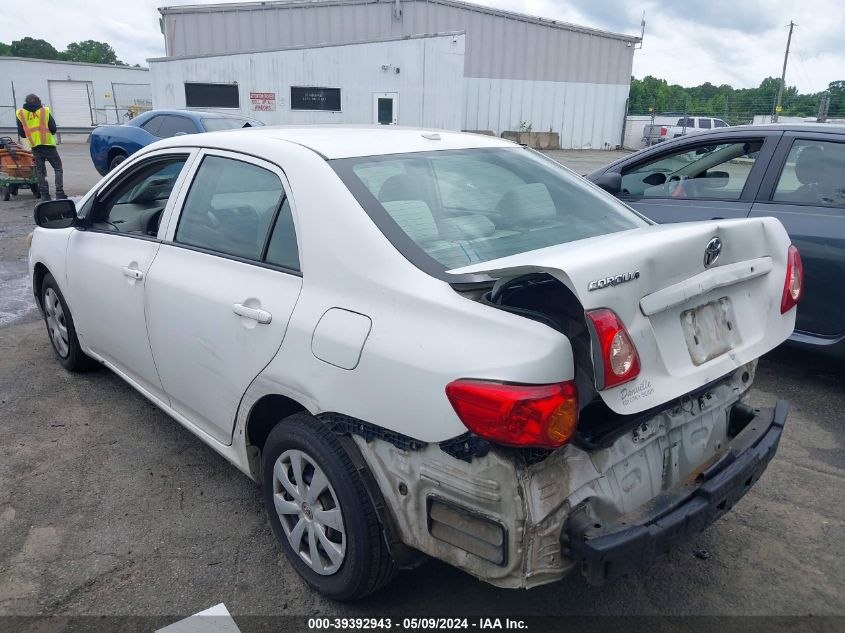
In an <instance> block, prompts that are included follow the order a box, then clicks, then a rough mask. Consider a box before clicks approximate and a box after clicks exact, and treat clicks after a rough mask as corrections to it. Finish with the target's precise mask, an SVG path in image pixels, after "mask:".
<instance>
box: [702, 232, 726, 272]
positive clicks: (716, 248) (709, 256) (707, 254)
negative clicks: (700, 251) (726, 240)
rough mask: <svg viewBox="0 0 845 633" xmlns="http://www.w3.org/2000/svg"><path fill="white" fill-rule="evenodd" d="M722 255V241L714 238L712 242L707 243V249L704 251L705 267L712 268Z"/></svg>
mask: <svg viewBox="0 0 845 633" xmlns="http://www.w3.org/2000/svg"><path fill="white" fill-rule="evenodd" d="M721 254H722V240H720V239H719V238H718V237H714V238H713V239H712V240H710V241H709V242H707V248H705V249H704V267H705V268H710V267H711V266H712V265H713V264H715V263H716V260H717V259H719V255H721Z"/></svg>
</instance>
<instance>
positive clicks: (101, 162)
mask: <svg viewBox="0 0 845 633" xmlns="http://www.w3.org/2000/svg"><path fill="white" fill-rule="evenodd" d="M256 125H264V124H263V123H262V122H261V121H258V120H256V119H250V118H247V117H244V116H240V115H234V114H221V113H219V112H202V111H198V110H151V111H149V112H145V113H144V114H142V115H140V116H138V117H136V118H134V119H132V120H131V121H128V122H127V123H124V124H123V125H101V126H100V127H98V128H96V129H95V130H94V131H93V132H92V133H91V160H92V161H94V167H95V168H96V169H97V171H98V172H100V174H101V175H103V176H105V175H106V174H107V173H109V172H110V171H111V170H112V169H114V168H115V167H117V166H118V165H119V164H120V163H122V162H123V161H125V160H126V158H127V157H129V156H131V155H132V154H134V153H135V152H137V151H138V150H139V149H141V148H142V147H146V146H147V145H149V144H150V143H154V142H156V141H158V140H160V139H163V138H169V137H171V136H177V135H180V134H198V133H200V132H216V131H218V130H231V129H235V128H242V127H250V126H256Z"/></svg>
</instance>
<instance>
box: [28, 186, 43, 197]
mask: <svg viewBox="0 0 845 633" xmlns="http://www.w3.org/2000/svg"><path fill="white" fill-rule="evenodd" d="M29 190H30V191H31V192H32V195H33V196H35V197H36V198H40V197H41V192H40V191H38V185H30V186H29Z"/></svg>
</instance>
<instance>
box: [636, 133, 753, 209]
mask: <svg viewBox="0 0 845 633" xmlns="http://www.w3.org/2000/svg"><path fill="white" fill-rule="evenodd" d="M762 147H763V140H762V139H755V140H748V141H737V142H731V143H719V144H714V145H696V146H694V147H685V148H684V149H681V150H675V151H673V152H670V153H668V154H661V155H659V156H658V157H657V158H654V159H652V160H649V161H648V162H646V163H644V164H640V165H637V166H634V167H632V168H629V169H627V170H625V171H623V172H622V195H623V196H631V197H635V198H678V199H717V200H739V198H740V196H741V195H742V190H743V189H744V188H745V183H746V181H747V180H748V177H749V175H750V174H751V170H752V169H753V167H754V163H755V162H756V160H757V158H758V157H759V155H760V149H761V148H762Z"/></svg>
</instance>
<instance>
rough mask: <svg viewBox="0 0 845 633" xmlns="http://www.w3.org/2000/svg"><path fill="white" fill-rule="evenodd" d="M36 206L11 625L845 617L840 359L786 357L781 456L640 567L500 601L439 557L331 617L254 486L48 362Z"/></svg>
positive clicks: (23, 207) (3, 304) (106, 377)
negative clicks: (211, 611)
mask: <svg viewBox="0 0 845 633" xmlns="http://www.w3.org/2000/svg"><path fill="white" fill-rule="evenodd" d="M61 149H62V154H63V156H64V158H65V165H66V171H67V174H66V182H67V189H68V192H69V193H71V194H81V193H82V192H83V191H84V190H85V189H87V188H88V187H89V186H90V185H91V184H93V182H94V181H96V179H97V178H98V177H97V176H96V174H95V173H93V169H91V167H90V161H89V160H88V159H87V156H86V155H85V152H86V151H87V147H85V146H78V147H75V146H64V147H63V148H61ZM589 154H597V155H598V156H587V155H585V153H582V152H559V153H556V155H555V158H556V159H558V160H562V161H563V162H564V163H566V162H567V161H568V164H570V165H573V168H574V169H575V170H576V171H577V172H578V173H586V172H587V171H589V170H591V169H593V168H595V167H597V166H599V165H600V164H602V162H607V161H609V160H611V159H612V158H614V157H615V155H614V154H613V153H605V152H590V153H589ZM570 155H571V156H570ZM599 160H601V162H597V161H599ZM32 209H33V200H32V199H31V198H30V197H29V196H28V194H26V195H24V196H23V197H22V199H21V200H19V201H13V202H8V203H3V202H0V319H4V320H0V616H10V615H37V614H40V615H47V614H50V615H114V614H119V615H161V616H165V615H166V616H185V615H189V614H192V613H195V612H197V611H200V610H202V609H205V608H207V607H209V606H211V605H214V604H217V603H219V602H224V603H225V604H226V606H227V607H228V608H229V610H230V611H231V612H232V613H233V614H235V615H236V616H237V615H238V614H240V615H309V616H310V615H342V616H354V617H362V616H388V615H393V616H395V617H401V616H405V615H431V614H434V615H450V614H465V615H467V614H484V615H489V616H495V615H502V616H505V615H507V616H517V615H523V616H524V615H556V616H563V615H575V614H578V615H586V614H591V615H633V614H645V615H657V616H669V615H814V616H823V615H845V566H843V561H845V507H843V506H844V505H845V504H843V501H844V500H845V494H843V490H845V487H843V484H845V414H843V411H845V363H843V362H842V361H830V360H826V359H823V358H818V357H815V356H812V355H810V354H807V353H804V352H800V351H797V350H794V349H790V348H782V349H780V350H777V351H776V352H775V353H772V354H770V355H769V356H767V357H765V358H764V359H763V360H762V361H761V364H760V369H759V373H758V378H757V382H756V387H755V391H754V401H755V403H757V404H759V405H770V404H772V403H773V402H774V401H775V400H776V399H777V398H785V399H787V400H789V401H790V402H791V403H792V406H793V409H792V414H791V416H790V419H789V422H788V424H787V427H786V430H785V433H784V437H783V441H782V442H781V446H780V450H779V452H778V454H777V456H776V457H775V459H774V460H773V462H772V463H771V465H770V466H769V469H768V471H767V472H766V473H765V474H764V475H763V477H762V479H761V480H760V481H759V483H757V484H756V485H755V486H754V488H753V489H752V490H751V492H750V493H749V494H748V495H747V496H746V497H745V498H744V499H743V500H742V501H741V502H740V503H739V504H738V506H737V507H736V508H735V509H734V510H733V511H732V512H730V513H729V514H728V515H727V516H726V517H724V518H723V519H721V520H720V521H719V522H717V523H716V524H715V525H714V526H712V527H711V528H710V529H708V530H707V531H705V532H704V533H702V534H700V535H699V536H697V537H695V538H694V539H693V540H692V541H690V542H689V543H688V544H686V545H685V546H684V547H682V548H680V549H678V550H677V551H675V552H674V553H673V554H672V555H671V556H669V557H668V558H667V559H665V560H663V561H661V562H660V563H658V564H657V565H655V566H654V567H652V568H651V569H650V570H648V571H647V572H644V573H642V574H640V575H638V576H636V577H634V578H630V579H626V580H623V581H619V582H616V583H613V584H611V585H609V586H606V587H603V588H594V587H590V586H589V585H587V584H586V583H585V582H584V581H583V580H582V579H581V577H580V576H579V575H578V574H574V575H572V576H570V577H569V578H567V579H565V580H564V581H562V582H560V583H557V584H554V585H550V586H546V587H541V588H538V589H533V590H530V591H508V590H501V589H496V588H494V587H491V586H488V585H486V584H484V583H482V582H479V581H477V580H475V579H474V578H471V577H470V576H467V575H465V574H464V573H462V572H460V571H457V570H455V569H453V568H450V567H448V566H446V565H444V564H440V563H437V562H430V563H427V564H425V565H423V566H422V567H420V568H419V569H416V570H414V571H410V572H403V573H402V574H400V575H399V576H398V577H397V578H396V579H395V581H394V582H393V584H392V585H390V586H389V587H387V588H386V589H385V590H383V591H381V592H380V593H378V594H377V595H375V596H373V597H371V598H369V599H367V600H366V601H364V602H362V603H359V604H356V605H345V604H339V603H333V602H330V601H327V600H324V599H323V598H321V597H319V596H318V595H317V594H315V593H314V592H312V591H310V590H309V589H308V588H307V587H306V586H305V585H304V583H303V582H302V581H300V580H299V578H298V576H297V575H296V573H295V572H294V571H293V569H292V568H291V567H290V566H289V565H288V563H287V562H286V560H285V558H284V556H283V554H282V552H281V549H280V548H279V547H278V546H277V544H276V543H275V542H274V540H273V536H272V534H271V531H270V528H269V525H268V523H267V521H266V519H265V516H264V511H263V509H262V504H261V498H260V494H259V490H258V489H257V488H256V487H255V486H254V484H253V483H252V482H250V481H249V480H248V479H247V478H246V477H244V476H243V475H241V474H240V473H238V472H237V471H236V470H235V469H234V468H233V467H231V466H229V465H228V464H227V463H226V462H225V461H223V460H222V459H221V458H219V457H218V456H217V455H216V454H214V453H213V452H212V451H211V449H209V448H207V447H206V446H205V445H204V444H203V443H202V442H200V440H198V439H196V438H195V437H194V436H193V435H191V434H190V433H189V432H188V431H187V430H185V429H184V428H182V427H181V426H179V425H178V424H177V423H176V422H174V421H173V420H171V419H170V418H168V417H167V416H166V415H165V414H164V413H162V412H161V411H159V410H158V409H156V408H155V407H154V406H153V405H152V404H150V403H149V402H147V401H146V400H145V399H144V398H143V397H142V396H140V395H138V394H137V393H136V392H134V391H133V390H132V389H131V388H129V387H128V386H127V385H126V384H124V383H123V382H122V381H121V380H120V379H119V378H117V377H116V376H115V375H114V374H112V373H110V372H109V371H106V370H100V371H96V372H93V373H89V374H83V375H74V374H70V373H67V372H65V371H64V370H63V369H62V368H61V367H60V366H59V365H58V363H56V362H55V360H54V359H53V352H52V350H51V347H50V344H49V342H48V340H47V336H46V334H45V331H44V326H43V323H42V322H41V321H40V319H39V318H38V315H37V313H35V312H33V311H32V310H31V307H32V306H31V302H30V296H29V295H28V294H27V293H28V292H29V291H28V288H27V282H26V279H25V275H26V272H25V270H26V267H25V255H26V248H25V244H24V242H23V238H24V236H25V235H26V233H27V232H28V231H30V230H31V228H32ZM27 302H30V303H29V304H27ZM701 550H705V551H706V553H707V554H706V556H704V557H701V558H700V557H697V556H696V555H695V552H699V554H700V551H701ZM700 555H701V554H700ZM173 619H174V620H175V619H177V618H176V617H174V618H173ZM0 628H3V627H2V624H0Z"/></svg>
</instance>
